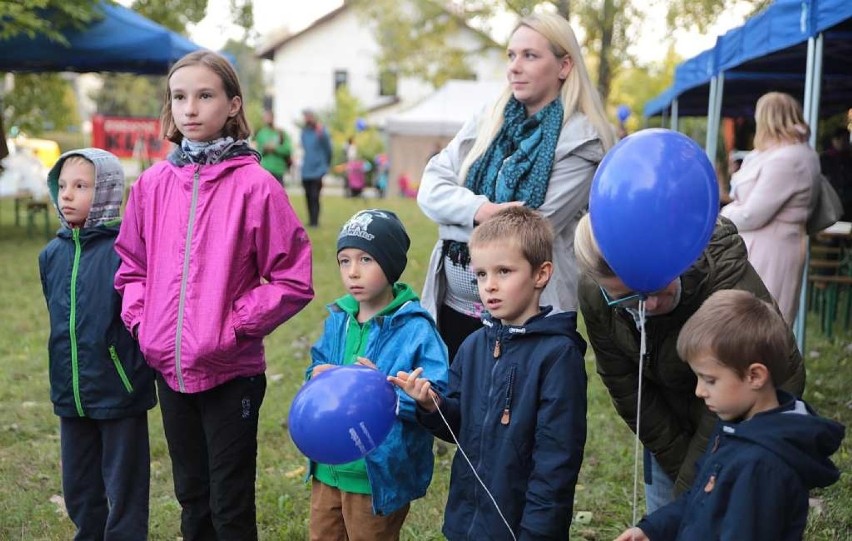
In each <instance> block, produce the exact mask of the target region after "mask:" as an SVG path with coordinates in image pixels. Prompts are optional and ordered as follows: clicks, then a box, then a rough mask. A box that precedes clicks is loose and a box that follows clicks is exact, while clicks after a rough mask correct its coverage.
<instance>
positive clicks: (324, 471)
mask: <svg viewBox="0 0 852 541" xmlns="http://www.w3.org/2000/svg"><path fill="white" fill-rule="evenodd" d="M393 291H394V299H393V301H391V303H390V304H389V305H388V306H387V307H385V308H384V309H383V310H382V311H380V312H379V313H378V314H376V315H375V316H373V317H372V318H371V319H370V320H369V321H367V322H365V323H359V322H358V320H357V315H358V301H357V300H355V298H354V297H352V296H351V295H346V296H344V297H341V298H340V299H337V300H336V301H335V302H334V303H332V304H330V305H328V310H329V312H330V316H329V317H328V318H327V319H326V321H325V328H324V329H323V334H322V336H321V337H320V339H319V341H318V342H317V343H316V344H315V345H314V346H313V348H311V359H312V361H313V362H312V364H311V366H310V367H308V370H307V372H306V379H310V376H311V373H312V372H313V369H314V367H315V366H317V365H320V364H334V365H348V364H353V363H354V362H355V361H356V360H357V358H358V357H359V356H361V357H366V358H368V359H370V361H372V362H373V363H374V364H375V365H376V367H377V368H378V370H379V371H381V372H383V373H385V374H396V373H397V372H398V371H400V370H403V371H406V372H410V371H411V370H414V369H415V368H417V367H423V377H425V378H427V379H429V380H430V381H431V382H432V385H433V386H434V387H435V388H436V389H438V390H443V389H445V388H446V384H447V371H448V362H447V347H446V346H445V345H444V342H443V341H442V340H441V337H440V335H439V334H438V330H437V328H436V327H435V322H434V320H433V319H432V317H431V316H430V315H429V313H428V312H426V310H425V309H423V307H422V306H420V302H419V301H418V298H417V295H416V294H415V293H414V291H412V289H411V288H410V287H409V286H408V285H406V284H403V283H401V282H398V283H396V284H395V285H394V290H393ZM396 392H397V396H399V407H398V413H397V421H396V422H395V423H394V426H393V427H392V428H391V432H390V434H389V435H388V437H387V438H386V439H385V440H384V442H382V444H381V445H379V446H378V447H377V448H376V449H374V450H373V451H372V452H370V454H368V455H367V456H366V457H365V458H363V459H359V460H356V461H354V462H350V463H347V464H341V465H338V466H331V465H328V464H317V463H315V462H312V463H311V474H313V475H314V476H315V477H316V478H317V479H318V480H319V481H322V482H324V483H326V484H329V485H331V486H335V487H337V488H338V489H340V490H342V491H344V492H354V493H359V494H372V500H373V512H374V513H375V514H377V515H388V514H390V513H392V512H394V511H397V510H398V509H400V508H401V507H402V506H404V505H405V504H407V503H408V502H410V501H411V500H414V499H417V498H420V497H422V496H423V495H424V494H426V489H427V488H428V487H429V483H430V482H431V480H432V470H433V465H434V458H433V456H432V435H431V434H430V433H429V432H428V431H427V430H426V429H425V428H423V427H422V426H420V425H419V424H418V422H417V418H416V415H415V403H414V400H413V399H411V398H410V397H409V396H408V395H406V394H405V393H404V392H402V391H400V390H399V389H397V390H396ZM365 398H367V397H365Z"/></svg>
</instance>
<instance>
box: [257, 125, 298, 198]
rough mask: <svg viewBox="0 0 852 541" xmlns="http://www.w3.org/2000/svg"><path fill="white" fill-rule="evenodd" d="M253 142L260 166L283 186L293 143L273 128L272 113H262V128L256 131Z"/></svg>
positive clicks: (282, 131)
mask: <svg viewBox="0 0 852 541" xmlns="http://www.w3.org/2000/svg"><path fill="white" fill-rule="evenodd" d="M254 142H255V144H256V145H257V149H258V151H259V152H260V156H261V159H260V165H261V166H263V168H264V169H266V170H267V171H269V173H270V174H272V176H273V177H275V178H276V179H278V182H280V183H281V184H282V185H283V184H284V175H285V174H286V173H287V171H288V170H289V169H290V164H291V163H292V153H293V143H292V142H291V141H290V136H289V135H287V133H286V132H285V131H284V130H282V129H279V128H276V127H275V122H274V117H273V114H272V111H270V110H266V111H264V112H263V127H262V128H260V129H259V130H257V133H256V134H255V135H254Z"/></svg>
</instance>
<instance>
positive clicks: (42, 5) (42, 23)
mask: <svg viewBox="0 0 852 541" xmlns="http://www.w3.org/2000/svg"><path fill="white" fill-rule="evenodd" d="M97 3H98V0H38V1H35V2H33V1H31V2H21V1H20V0H0V13H2V14H3V15H2V17H0V42H2V41H3V40H7V39H11V38H13V37H15V36H17V35H18V34H26V35H27V36H30V37H35V36H37V35H44V36H46V37H48V38H50V39H51V40H53V41H57V42H59V43H63V44H66V45H67V44H68V40H66V39H65V36H63V34H62V32H63V30H66V29H68V28H69V27H70V28H83V27H85V26H86V25H87V24H89V23H90V22H92V20H93V19H94V18H96V17H97V15H96V14H95V12H94V7H95V5H96V4H97Z"/></svg>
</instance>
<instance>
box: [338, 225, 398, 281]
mask: <svg viewBox="0 0 852 541" xmlns="http://www.w3.org/2000/svg"><path fill="white" fill-rule="evenodd" d="M410 244H411V241H410V240H409V238H408V233H406V232H405V226H403V225H402V222H401V221H399V218H397V216H396V214H394V213H393V212H391V211H389V210H382V209H369V210H362V211H360V212H358V213H357V214H355V216H353V217H351V218H349V221H348V222H346V223H345V224H343V228H342V229H341V230H340V235H338V236H337V251H338V252H340V250H343V249H344V248H356V249H358V250H363V251H365V252H367V253H368V254H370V255H371V256H373V257H374V258H375V260H376V262H377V263H378V264H379V266H380V267H381V268H382V271H384V273H385V277H386V278H387V279H388V283H389V284H391V285H393V284H394V283H396V281H397V280H399V277H400V276H402V271H404V270H405V265H406V264H407V263H408V257H407V256H406V253H407V252H408V246H409V245H410Z"/></svg>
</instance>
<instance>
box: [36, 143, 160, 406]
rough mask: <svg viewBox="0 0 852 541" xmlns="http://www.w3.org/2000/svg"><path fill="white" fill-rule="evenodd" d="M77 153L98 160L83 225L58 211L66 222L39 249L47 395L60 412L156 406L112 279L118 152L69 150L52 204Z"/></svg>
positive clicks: (52, 181)
mask: <svg viewBox="0 0 852 541" xmlns="http://www.w3.org/2000/svg"><path fill="white" fill-rule="evenodd" d="M72 154H78V155H82V156H84V157H85V158H87V159H88V160H89V161H91V162H93V163H94V165H95V174H96V180H95V194H94V200H93V204H92V210H91V211H90V213H89V219H88V220H87V221H86V223H85V224H84V225H83V227H82V228H73V229H71V228H69V227H68V223H67V222H66V221H65V220H64V218H63V216H62V213H61V212H60V213H59V217H60V222H61V223H62V228H61V229H60V230H59V232H58V233H57V236H56V238H55V239H53V240H52V241H50V243H48V245H47V246H46V247H45V248H44V250H42V252H41V254H39V272H40V275H41V285H42V290H43V292H44V297H45V300H46V301H47V309H48V312H49V314H50V338H49V341H48V355H49V373H50V398H51V401H52V402H53V409H54V412H55V413H56V415H59V416H61V417H89V418H92V419H116V418H121V417H128V416H132V415H138V414H140V413H143V412H145V411H147V410H149V409H151V408H152V407H154V405H155V404H156V395H155V394H154V373H153V371H152V370H151V369H150V368H149V367H148V366H147V364H146V363H145V360H144V359H143V357H142V353H141V352H140V351H139V347H138V345H137V343H136V341H135V340H134V339H133V338H132V337H131V336H130V333H128V331H127V330H126V328H125V327H124V323H123V322H122V321H121V318H120V310H121V298H120V296H119V295H118V292H116V290H115V288H114V287H113V278H114V276H115V272H116V270H117V269H118V265H119V258H118V254H117V253H116V252H115V250H114V248H113V245H114V243H115V238H116V236H117V235H118V225H119V220H118V209H119V207H120V203H121V196H122V195H123V186H124V175H123V173H120V171H121V165H120V163H118V160H117V159H116V158H115V157H114V156H112V155H111V154H109V153H107V152H105V151H101V150H99V149H83V150H76V151H72V152H70V153H67V154H64V155H63V156H61V157H60V159H59V161H58V162H57V164H56V165H55V166H54V167H53V169H52V170H51V172H50V174H49V175H48V184H49V186H50V192H51V195H52V196H53V201H54V204H56V203H57V181H58V177H59V172H60V170H61V167H62V163H63V162H64V160H65V159H66V158H67V157H68V156H70V155H72ZM116 199H117V201H116ZM57 208H58V207H57Z"/></svg>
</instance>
